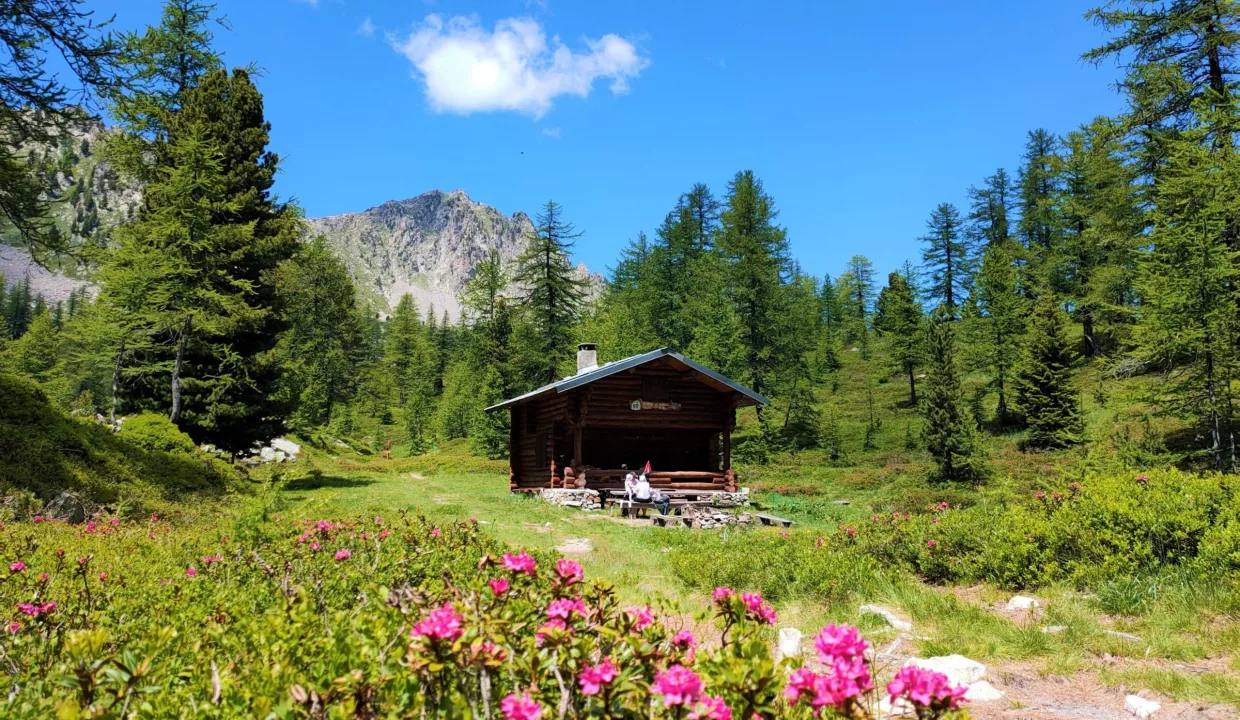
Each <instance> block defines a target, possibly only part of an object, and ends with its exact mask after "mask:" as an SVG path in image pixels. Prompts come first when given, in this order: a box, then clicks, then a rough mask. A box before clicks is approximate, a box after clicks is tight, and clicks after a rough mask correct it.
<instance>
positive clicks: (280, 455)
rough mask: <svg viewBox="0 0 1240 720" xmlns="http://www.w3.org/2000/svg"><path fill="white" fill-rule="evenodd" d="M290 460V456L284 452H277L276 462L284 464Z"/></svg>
mask: <svg viewBox="0 0 1240 720" xmlns="http://www.w3.org/2000/svg"><path fill="white" fill-rule="evenodd" d="M285 460H288V455H286V454H285V452H284V451H283V450H276V462H278V463H279V462H284V461H285Z"/></svg>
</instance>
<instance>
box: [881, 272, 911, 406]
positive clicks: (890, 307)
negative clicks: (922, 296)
mask: <svg viewBox="0 0 1240 720" xmlns="http://www.w3.org/2000/svg"><path fill="white" fill-rule="evenodd" d="M922 320H923V317H922V313H921V307H920V306H919V305H918V304H917V300H916V298H914V297H913V288H912V287H910V286H909V284H908V282H907V281H906V280H905V279H904V276H903V275H901V274H900V273H898V272H893V273H891V274H890V275H888V276H887V287H885V288H883V291H882V292H881V293H879V295H878V303H877V306H876V309H875V312H874V329H875V330H876V331H877V332H879V333H881V334H882V336H883V338H884V340H885V341H886V344H887V346H888V347H889V348H890V351H891V359H892V360H893V361H894V362H895V363H896V365H897V366H898V367H899V369H900V371H901V372H902V373H904V375H905V376H907V377H908V395H909V403H911V404H913V405H916V404H917V376H916V371H917V366H918V365H920V364H921V358H922V332H921V330H922Z"/></svg>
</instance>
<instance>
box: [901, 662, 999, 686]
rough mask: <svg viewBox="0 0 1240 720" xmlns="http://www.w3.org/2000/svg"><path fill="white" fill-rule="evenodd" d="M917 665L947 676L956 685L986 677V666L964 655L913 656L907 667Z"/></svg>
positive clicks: (966, 683) (970, 683)
mask: <svg viewBox="0 0 1240 720" xmlns="http://www.w3.org/2000/svg"><path fill="white" fill-rule="evenodd" d="M909 665H915V666H917V667H919V668H922V669H923V670H933V671H935V672H938V673H942V674H944V675H946V676H947V679H948V680H951V681H952V682H953V683H955V684H956V685H972V684H973V683H975V682H977V681H978V680H981V679H982V678H984V677H986V666H985V665H983V664H981V663H980V662H978V661H976V660H970V659H969V658H967V657H965V656H963V655H940V656H937V657H932V658H912V659H911V660H909V661H908V662H906V663H904V666H905V667H908V666H909Z"/></svg>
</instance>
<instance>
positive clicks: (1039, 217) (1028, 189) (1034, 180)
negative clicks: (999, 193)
mask: <svg viewBox="0 0 1240 720" xmlns="http://www.w3.org/2000/svg"><path fill="white" fill-rule="evenodd" d="M1058 147H1059V143H1058V141H1057V140H1056V139H1055V136H1054V135H1052V134H1051V133H1050V132H1049V131H1047V130H1044V129H1042V128H1038V129H1037V130H1030V131H1029V134H1028V137H1027V139H1026V141H1025V152H1024V155H1023V156H1022V158H1021V167H1020V173H1019V177H1018V180H1017V183H1018V191H1019V200H1018V203H1017V204H1018V207H1019V208H1020V223H1019V225H1018V234H1019V236H1020V238H1021V240H1022V241H1023V242H1024V243H1025V246H1026V247H1028V248H1029V249H1030V250H1031V251H1033V252H1034V253H1035V257H1038V256H1041V257H1045V255H1046V254H1047V253H1050V252H1052V251H1053V250H1054V249H1055V248H1057V246H1058V242H1057V241H1058V238H1059V216H1058V212H1057V207H1056V205H1057V200H1058V194H1059V175H1058V172H1057V170H1058V167H1057V165H1058V160H1059V155H1058Z"/></svg>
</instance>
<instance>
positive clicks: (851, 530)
mask: <svg viewBox="0 0 1240 720" xmlns="http://www.w3.org/2000/svg"><path fill="white" fill-rule="evenodd" d="M844 533H845V534H847V535H848V537H853V536H854V535H856V534H857V529H856V528H848V529H847V530H845V531H844Z"/></svg>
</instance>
